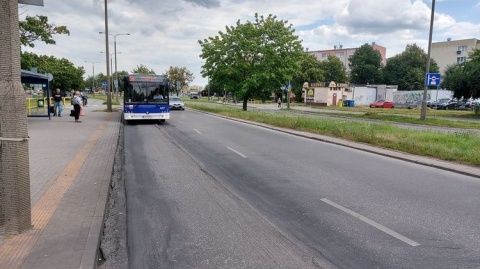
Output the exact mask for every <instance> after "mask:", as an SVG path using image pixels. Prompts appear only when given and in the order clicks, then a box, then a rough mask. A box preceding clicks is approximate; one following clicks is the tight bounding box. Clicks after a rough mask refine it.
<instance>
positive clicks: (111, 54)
mask: <svg viewBox="0 0 480 269" xmlns="http://www.w3.org/2000/svg"><path fill="white" fill-rule="evenodd" d="M100 53H105V52H104V51H100ZM118 54H121V52H118ZM113 55H114V53H110V66H112V61H113ZM116 60H117V55H115V61H116ZM115 72H116V71H115ZM110 81H111V83H112V85H114V83H113V76H112V77H110ZM116 101H117V103H118V95H117V99H116Z"/></svg>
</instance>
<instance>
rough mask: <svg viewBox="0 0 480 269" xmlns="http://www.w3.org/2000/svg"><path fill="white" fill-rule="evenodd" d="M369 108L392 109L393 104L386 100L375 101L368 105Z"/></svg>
mask: <svg viewBox="0 0 480 269" xmlns="http://www.w3.org/2000/svg"><path fill="white" fill-rule="evenodd" d="M370 107H381V108H394V107H395V103H393V102H392V101H387V100H377V101H375V102H373V103H371V104H370Z"/></svg>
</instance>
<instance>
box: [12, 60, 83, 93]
mask: <svg viewBox="0 0 480 269" xmlns="http://www.w3.org/2000/svg"><path fill="white" fill-rule="evenodd" d="M21 67H22V69H26V70H29V69H31V68H32V67H36V68H38V72H39V73H50V74H52V75H53V80H52V81H51V82H50V89H56V88H60V89H61V90H63V91H68V90H78V89H84V88H85V82H84V80H83V75H84V74H85V70H84V69H83V67H75V66H74V65H73V63H72V62H70V61H69V60H67V59H65V58H62V59H57V58H55V57H54V56H46V55H36V54H35V53H31V52H23V53H22V55H21Z"/></svg>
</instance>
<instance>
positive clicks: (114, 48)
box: [99, 32, 130, 103]
mask: <svg viewBox="0 0 480 269" xmlns="http://www.w3.org/2000/svg"><path fill="white" fill-rule="evenodd" d="M99 33H100V34H103V33H104V32H99ZM109 35H111V36H113V50H114V54H115V81H116V83H117V85H118V71H117V36H119V35H130V33H120V34H112V33H109ZM114 85H115V84H114ZM115 98H116V101H117V103H118V89H117V87H115Z"/></svg>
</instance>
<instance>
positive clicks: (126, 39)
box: [19, 0, 480, 85]
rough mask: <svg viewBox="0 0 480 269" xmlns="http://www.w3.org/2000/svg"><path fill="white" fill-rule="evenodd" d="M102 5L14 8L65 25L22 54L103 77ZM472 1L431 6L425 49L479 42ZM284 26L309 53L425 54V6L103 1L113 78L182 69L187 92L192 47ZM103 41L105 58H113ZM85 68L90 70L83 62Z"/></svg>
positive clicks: (196, 67) (273, 0) (52, 0)
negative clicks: (243, 29)
mask: <svg viewBox="0 0 480 269" xmlns="http://www.w3.org/2000/svg"><path fill="white" fill-rule="evenodd" d="M104 7H105V6H104V0H68V1H65V0H44V6H43V7H36V6H25V5H19V13H20V19H23V18H24V17H25V16H27V15H28V16H35V15H46V16H48V18H49V22H51V23H54V24H56V25H65V26H67V27H68V29H69V30H70V33H71V34H70V36H66V35H57V36H55V37H54V38H55V40H56V41H57V44H56V45H44V44H42V43H40V42H38V43H37V44H36V46H35V48H33V49H30V48H23V50H24V51H32V52H35V53H37V54H42V55H53V56H55V57H57V58H66V59H68V60H70V61H71V62H73V63H74V64H75V65H76V66H83V67H84V68H85V71H86V75H89V76H90V75H92V71H93V68H92V67H93V64H92V63H90V62H99V63H96V64H95V73H99V72H102V73H104V74H106V65H105V54H101V53H100V52H101V51H105V50H106V47H105V36H104V35H101V34H99V32H101V31H104V30H105V12H104ZM479 12H480V0H437V1H436V4H435V23H434V31H433V41H434V42H435V41H445V40H446V39H447V38H452V39H453V40H455V39H465V38H480V16H478V13H479ZM255 13H258V14H260V15H265V16H266V15H268V14H273V15H276V16H277V17H278V18H279V19H283V20H288V21H289V22H290V23H291V24H292V25H293V26H294V28H295V29H296V34H297V35H298V36H299V38H300V39H301V40H303V46H304V47H305V48H308V50H309V51H315V50H325V49H333V46H334V45H343V47H344V48H350V47H359V46H361V45H363V44H365V43H371V42H375V43H377V44H379V45H381V46H384V47H386V48H387V58H388V57H392V56H394V55H396V54H398V53H401V52H402V51H403V50H404V49H405V46H406V45H407V44H413V43H416V44H418V45H419V46H421V47H423V48H424V49H425V51H426V50H427V46H428V45H427V44H428V32H429V24H430V13H431V0H335V1H332V0H169V1H167V0H164V1H161V0H109V1H108V24H109V32H110V33H111V34H122V33H130V35H129V36H126V35H125V36H123V35H118V36H117V38H116V40H117V56H118V60H117V64H118V70H119V71H120V70H126V71H129V72H130V71H131V70H133V69H134V68H136V67H137V66H138V65H140V64H143V65H146V66H147V67H148V68H150V69H153V70H154V71H155V72H156V73H157V74H161V73H164V71H166V70H167V69H168V68H169V67H170V66H185V67H187V68H188V69H189V70H190V71H191V72H193V74H194V76H195V80H194V81H193V83H191V85H205V84H206V83H207V79H206V78H202V77H201V75H200V67H201V65H202V60H201V59H200V57H199V54H200V52H201V47H200V45H199V44H198V40H199V39H204V38H208V37H210V36H215V35H217V33H218V31H222V30H224V29H225V26H227V25H228V26H230V25H234V24H235V23H236V21H237V20H241V21H242V22H245V21H247V20H253V19H254V14H255ZM113 51H114V49H113V38H112V36H110V52H112V53H113ZM85 61H90V62H85Z"/></svg>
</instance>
